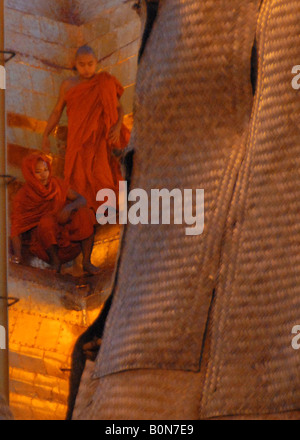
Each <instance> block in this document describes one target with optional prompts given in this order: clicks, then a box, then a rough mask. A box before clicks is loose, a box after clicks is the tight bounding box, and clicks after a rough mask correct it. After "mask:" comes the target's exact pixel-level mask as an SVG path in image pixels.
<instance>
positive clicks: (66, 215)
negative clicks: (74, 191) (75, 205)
mask: <svg viewBox="0 0 300 440" xmlns="http://www.w3.org/2000/svg"><path fill="white" fill-rule="evenodd" d="M72 211H73V209H71V208H70V205H67V206H65V207H64V209H63V210H62V211H60V213H59V214H58V215H57V221H58V223H59V224H60V225H65V224H66V223H68V221H69V220H70V217H71V214H72Z"/></svg>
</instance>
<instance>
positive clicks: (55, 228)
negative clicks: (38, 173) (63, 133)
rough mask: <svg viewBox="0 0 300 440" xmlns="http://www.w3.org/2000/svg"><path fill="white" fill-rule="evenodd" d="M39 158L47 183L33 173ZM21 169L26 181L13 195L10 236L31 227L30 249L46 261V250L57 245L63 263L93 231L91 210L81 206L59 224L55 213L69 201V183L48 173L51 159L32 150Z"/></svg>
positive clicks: (74, 253)
mask: <svg viewBox="0 0 300 440" xmlns="http://www.w3.org/2000/svg"><path fill="white" fill-rule="evenodd" d="M38 160H43V161H45V162H46V163H47V164H48V168H49V171H50V177H49V183H48V185H47V186H46V187H45V186H43V185H42V184H41V183H40V182H39V181H38V180H37V179H36V177H35V175H34V170H35V167H36V164H37V162H38ZM22 171H23V175H24V178H25V180H26V183H25V185H24V186H23V187H22V188H21V189H20V190H19V191H18V193H17V194H16V196H15V198H14V202H13V210H12V219H11V220H12V227H11V237H12V238H13V237H16V236H19V235H21V234H23V233H24V232H27V231H31V241H30V250H31V252H32V253H33V254H34V255H36V256H38V257H39V258H41V259H42V260H44V261H46V262H47V263H48V262H49V256H48V254H47V250H48V249H49V248H50V247H51V246H53V245H57V246H58V248H59V251H58V256H59V258H60V260H61V261H62V262H63V263H65V262H67V261H71V260H73V259H74V258H76V257H77V255H79V253H80V252H81V246H80V243H79V242H80V241H82V240H85V239H86V238H88V237H90V236H91V235H92V234H93V232H94V223H95V219H94V214H93V212H92V210H90V209H88V208H81V209H79V210H78V211H74V212H73V213H72V214H71V218H70V220H69V222H68V223H67V224H66V225H60V224H58V221H57V214H58V213H59V212H60V211H61V210H62V209H63V208H64V206H65V205H66V204H67V203H68V201H67V194H68V189H69V186H68V185H67V184H66V183H65V182H63V181H62V180H61V179H57V178H55V177H52V176H51V162H50V160H49V158H48V157H47V156H45V155H43V154H32V155H30V156H28V157H26V158H25V159H24V161H23V166H22Z"/></svg>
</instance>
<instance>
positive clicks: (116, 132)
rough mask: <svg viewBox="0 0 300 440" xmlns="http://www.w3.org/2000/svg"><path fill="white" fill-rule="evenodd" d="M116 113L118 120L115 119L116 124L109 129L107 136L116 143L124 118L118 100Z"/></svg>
mask: <svg viewBox="0 0 300 440" xmlns="http://www.w3.org/2000/svg"><path fill="white" fill-rule="evenodd" d="M118 114H119V118H118V121H117V123H116V125H114V126H113V127H112V128H111V129H110V132H109V136H108V138H109V140H110V141H111V142H113V143H115V144H116V143H118V142H119V140H120V132H121V128H122V124H123V120H124V115H125V112H124V109H123V106H122V104H121V103H120V102H119V105H118Z"/></svg>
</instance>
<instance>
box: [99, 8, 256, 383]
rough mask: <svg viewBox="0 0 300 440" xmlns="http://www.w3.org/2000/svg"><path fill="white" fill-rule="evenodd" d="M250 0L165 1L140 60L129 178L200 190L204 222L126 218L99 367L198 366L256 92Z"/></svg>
mask: <svg viewBox="0 0 300 440" xmlns="http://www.w3.org/2000/svg"><path fill="white" fill-rule="evenodd" d="M255 25H256V8H255V7H254V3H253V1H246V2H244V3H243V5H241V2H240V0H231V1H230V7H229V3H228V0H226V1H225V0H222V1H218V7H216V2H215V1H213V0H209V1H207V0H206V1H204V2H201V3H200V4H199V3H198V2H197V4H195V2H194V1H193V0H188V1H185V2H182V1H179V0H175V1H174V0H166V1H165V2H163V3H162V5H161V9H160V11H159V17H158V20H157V22H156V24H155V28H154V30H153V33H152V35H151V37H150V40H149V42H148V45H147V47H146V51H145V54H144V56H143V59H142V63H141V65H140V69H139V74H138V81H137V91H136V99H135V109H136V110H135V125H134V133H133V137H132V141H131V147H132V148H134V149H135V163H134V172H133V181H132V188H142V189H144V190H146V191H147V193H148V195H149V198H150V191H151V189H162V188H167V189H169V190H172V189H174V188H179V189H181V190H182V191H183V190H184V189H193V190H196V189H205V231H204V234H203V235H201V236H200V235H199V236H194V237H190V236H186V234H185V228H186V225H161V226H157V225H139V226H131V225H129V226H128V228H127V230H126V234H125V239H124V243H123V249H122V254H121V261H120V268H119V273H118V283H117V286H116V290H115V300H114V303H113V307H112V311H111V313H110V316H109V319H108V323H107V326H106V330H105V336H104V340H103V347H102V349H101V354H100V357H99V359H98V364H97V368H96V375H97V376H103V375H106V374H111V373H114V372H117V371H122V370H126V369H136V368H169V369H187V370H192V371H197V370H198V369H199V359H200V353H201V346H202V336H203V333H204V330H205V325H206V320H207V313H208V309H209V306H210V302H211V299H212V292H213V288H214V286H215V279H216V274H217V268H218V260H219V252H218V250H219V247H220V244H221V240H222V235H223V229H224V224H225V220H226V217H227V213H228V206H229V203H230V199H231V193H232V189H233V187H234V183H235V176H236V174H237V172H238V168H239V166H240V163H241V160H242V157H243V151H244V146H245V142H244V141H245V136H244V133H245V131H246V130H247V128H248V124H249V120H250V115H251V108H252V94H251V84H250V73H249V72H250V56H251V49H252V45H253V41H254V37H255Z"/></svg>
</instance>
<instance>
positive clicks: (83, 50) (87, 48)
mask: <svg viewBox="0 0 300 440" xmlns="http://www.w3.org/2000/svg"><path fill="white" fill-rule="evenodd" d="M81 55H92V56H93V57H94V58H95V59H97V57H96V54H95V52H94V50H93V49H92V48H91V47H90V46H81V47H80V48H79V49H78V50H77V52H76V59H77V58H78V57H80V56H81Z"/></svg>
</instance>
